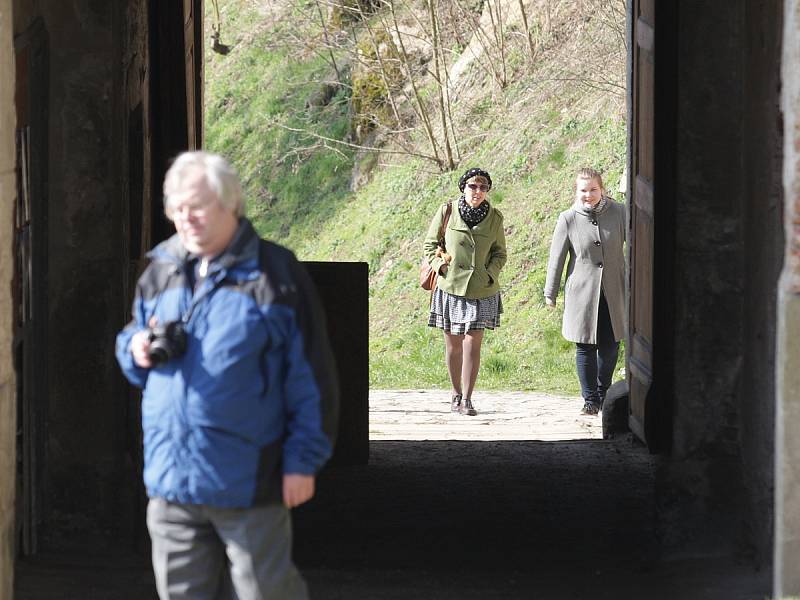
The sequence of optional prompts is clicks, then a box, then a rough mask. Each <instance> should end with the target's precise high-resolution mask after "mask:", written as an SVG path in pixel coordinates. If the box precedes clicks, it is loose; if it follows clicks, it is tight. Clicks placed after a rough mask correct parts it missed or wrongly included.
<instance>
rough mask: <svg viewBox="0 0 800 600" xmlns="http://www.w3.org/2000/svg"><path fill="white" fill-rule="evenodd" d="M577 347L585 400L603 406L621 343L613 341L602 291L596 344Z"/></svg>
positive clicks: (606, 305) (580, 379)
mask: <svg viewBox="0 0 800 600" xmlns="http://www.w3.org/2000/svg"><path fill="white" fill-rule="evenodd" d="M575 345H576V347H577V348H576V350H575V366H576V367H577V368H578V380H579V381H580V382H581V395H582V396H583V399H584V400H586V401H589V402H594V403H596V404H602V403H603V400H605V397H606V391H607V390H608V388H609V387H610V386H611V379H612V377H613V376H614V367H616V366H617V356H618V355H619V342H618V341H616V340H615V339H614V328H613V327H612V326H611V315H610V314H609V312H608V303H606V297H605V295H603V292H600V304H599V306H598V310H597V343H596V344H575Z"/></svg>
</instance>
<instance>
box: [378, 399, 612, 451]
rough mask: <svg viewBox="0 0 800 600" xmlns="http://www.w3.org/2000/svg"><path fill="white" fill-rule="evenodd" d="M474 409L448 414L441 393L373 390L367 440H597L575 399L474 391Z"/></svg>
mask: <svg viewBox="0 0 800 600" xmlns="http://www.w3.org/2000/svg"><path fill="white" fill-rule="evenodd" d="M473 403H474V405H475V408H476V409H477V410H478V415H477V416H475V417H467V416H463V415H460V414H458V413H452V412H450V410H449V406H450V394H449V392H448V391H441V390H433V391H430V390H399V391H398V390H394V391H392V390H373V391H371V392H370V394H369V405H370V412H369V417H370V426H369V434H370V439H371V440H542V441H559V440H561V441H563V440H580V439H602V437H603V432H602V424H601V421H600V418H599V417H597V416H585V415H581V414H580V408H581V407H582V406H583V402H582V401H581V400H580V399H579V398H575V397H568V396H558V395H551V394H542V393H537V392H478V393H476V394H475V395H474V396H473Z"/></svg>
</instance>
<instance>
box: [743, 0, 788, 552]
mask: <svg viewBox="0 0 800 600" xmlns="http://www.w3.org/2000/svg"><path fill="white" fill-rule="evenodd" d="M745 10H746V14H745V22H746V24H747V25H746V39H747V43H746V49H747V52H746V63H745V74H744V81H745V82H746V85H745V86H744V93H745V98H744V101H745V106H744V109H745V118H744V129H745V137H744V161H743V167H744V169H745V177H744V190H743V191H744V194H745V207H744V241H745V257H744V276H745V283H746V287H745V298H744V300H745V306H744V311H745V314H744V316H745V319H746V326H745V329H744V332H743V335H744V344H745V351H744V362H743V364H742V375H743V380H742V394H741V397H740V401H739V411H740V420H739V422H740V427H741V429H740V438H741V443H742V468H743V474H744V483H745V503H746V517H747V519H746V523H745V524H746V527H747V529H746V531H745V538H746V539H747V540H749V543H752V550H753V551H754V552H755V555H756V558H757V560H758V562H759V563H761V564H769V563H770V562H771V560H772V540H773V527H772V520H773V501H774V460H773V459H774V454H775V444H774V430H775V404H774V398H775V340H776V335H777V333H776V331H777V330H776V315H777V312H776V308H777V297H778V278H779V276H780V272H781V266H782V265H783V252H784V236H783V186H782V179H781V175H782V165H783V154H782V153H783V147H782V146H783V123H782V119H781V112H780V89H781V82H780V75H781V73H780V64H781V39H782V35H781V32H782V17H783V9H782V7H781V5H780V3H778V2H758V3H757V2H746V3H745Z"/></svg>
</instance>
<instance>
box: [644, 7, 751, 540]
mask: <svg viewBox="0 0 800 600" xmlns="http://www.w3.org/2000/svg"><path fill="white" fill-rule="evenodd" d="M741 13H742V0H736V1H732V2H726V3H723V4H716V3H715V4H714V6H713V7H712V6H710V5H709V4H707V3H697V2H682V3H681V5H680V9H679V10H678V15H679V23H678V31H679V32H680V33H679V34H678V64H679V65H680V70H679V71H678V81H677V82H676V86H675V87H676V94H677V121H678V123H677V153H678V157H677V165H676V169H677V173H676V177H677V186H676V189H677V195H676V198H675V200H674V201H675V203H676V206H675V211H676V231H675V249H676V252H675V259H674V260H675V265H674V268H675V272H676V277H675V282H676V289H675V290H674V294H675V296H674V299H675V313H674V314H675V331H674V336H675V337H674V348H675V367H674V374H675V381H674V403H673V406H674V423H673V424H674V427H673V431H674V434H673V441H672V456H671V459H670V460H669V461H668V462H666V463H665V465H664V471H663V472H662V473H661V476H660V482H661V486H662V493H661V494H660V501H661V510H662V517H663V519H664V520H663V523H664V534H665V542H666V544H667V546H668V547H669V548H671V549H672V550H673V551H675V552H689V553H693V554H717V553H730V552H731V551H732V548H733V545H734V543H735V542H734V541H733V540H731V539H730V534H731V532H735V530H736V529H737V528H736V527H731V523H737V524H739V523H740V520H741V506H740V503H741V499H742V489H743V488H742V471H741V456H740V443H739V432H740V429H739V425H740V423H739V413H738V401H739V395H740V393H741V385H742V381H741V375H742V365H743V359H744V353H743V343H744V332H743V327H742V324H743V322H744V302H743V294H744V291H745V281H744V278H743V273H742V266H743V260H744V227H743V217H744V214H745V211H744V192H743V182H744V174H743V172H742V150H743V132H742V128H741V122H742V118H743V109H744V98H743V89H742V88H743V86H742V79H743V77H744V73H743V60H742V58H743V51H744V43H745V39H744V32H743V29H742V27H743V23H742V14H741ZM710 40H711V41H713V43H712V42H711V41H710ZM656 318H657V317H656Z"/></svg>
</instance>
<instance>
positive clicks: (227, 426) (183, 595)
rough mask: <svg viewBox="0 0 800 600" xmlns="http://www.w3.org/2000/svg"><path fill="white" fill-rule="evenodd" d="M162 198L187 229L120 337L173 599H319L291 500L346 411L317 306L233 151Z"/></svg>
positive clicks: (178, 164)
mask: <svg viewBox="0 0 800 600" xmlns="http://www.w3.org/2000/svg"><path fill="white" fill-rule="evenodd" d="M164 201H165V211H166V214H167V216H168V217H169V218H170V219H171V220H172V222H173V223H174V225H175V229H176V234H175V235H173V236H172V237H171V238H170V239H168V240H167V241H165V242H163V243H161V244H159V245H158V246H156V248H155V249H154V250H152V251H151V252H150V254H149V257H150V259H151V262H150V264H149V266H148V267H147V269H146V270H145V272H144V273H143V274H142V276H141V278H140V279H139V282H138V285H137V288H136V297H135V299H134V302H133V319H132V320H131V322H130V323H129V324H128V325H127V326H126V327H125V329H123V330H122V331H121V332H120V333H119V335H118V336H117V360H118V361H119V364H120V366H121V367H122V370H123V372H124V373H125V375H126V377H127V378H128V380H129V381H130V382H131V383H132V384H134V385H137V386H139V387H141V388H143V396H142V429H143V433H144V459H145V465H144V482H145V486H146V488H147V494H148V496H149V498H150V501H149V504H148V508H147V526H148V529H149V531H150V537H151V540H152V558H153V570H154V572H155V576H156V585H157V588H158V593H159V596H160V597H161V598H162V600H165V599H170V600H176V599H187V600H188V599H192V600H200V599H209V600H211V599H217V598H239V599H241V600H248V599H256V598H259V599H260V598H281V599H295V598H298V599H300V598H307V591H306V586H305V583H304V582H303V580H302V578H301V576H300V574H299V573H298V572H297V569H296V568H295V567H294V565H293V564H292V560H291V522H290V516H289V509H291V508H293V507H295V506H297V505H299V504H302V503H303V502H306V501H307V500H309V499H310V498H311V497H312V496H313V495H314V482H315V475H316V473H317V472H318V470H319V469H320V468H321V467H322V465H323V464H324V463H325V461H326V460H327V459H328V458H329V457H330V454H331V451H332V446H333V439H334V433H335V431H336V420H337V411H338V384H337V380H336V374H335V368H334V361H333V355H332V353H331V349H330V345H329V343H328V339H327V334H326V329H325V322H324V316H323V313H322V309H321V306H320V302H319V299H318V297H317V294H316V292H315V289H314V286H313V284H312V282H311V281H310V279H309V277H308V274H307V273H306V272H305V270H304V268H303V267H302V265H301V264H300V263H299V262H298V261H297V259H296V258H295V257H294V255H293V254H292V253H291V252H290V251H288V250H286V249H285V248H282V247H281V246H279V245H277V244H273V243H270V242H266V241H264V240H261V239H260V238H259V237H258V235H257V234H256V232H255V230H254V229H253V226H252V225H251V224H250V222H249V221H248V220H247V219H246V218H245V217H244V216H243V214H244V205H243V201H242V192H241V186H240V183H239V179H238V177H237V175H236V173H235V172H234V170H233V169H232V168H231V166H230V165H229V164H228V163H227V162H226V161H225V160H224V159H223V158H222V157H220V156H217V155H214V154H209V153H206V152H185V153H183V154H181V155H180V156H178V158H177V159H176V160H175V162H174V163H173V164H172V166H171V167H170V169H169V170H168V172H167V175H166V178H165V181H164Z"/></svg>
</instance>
